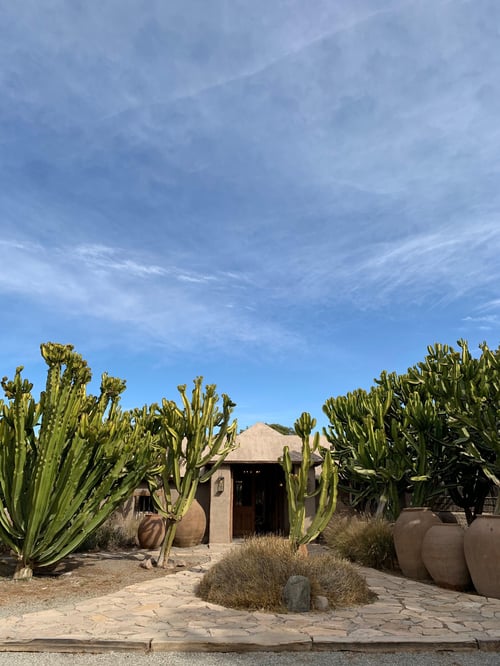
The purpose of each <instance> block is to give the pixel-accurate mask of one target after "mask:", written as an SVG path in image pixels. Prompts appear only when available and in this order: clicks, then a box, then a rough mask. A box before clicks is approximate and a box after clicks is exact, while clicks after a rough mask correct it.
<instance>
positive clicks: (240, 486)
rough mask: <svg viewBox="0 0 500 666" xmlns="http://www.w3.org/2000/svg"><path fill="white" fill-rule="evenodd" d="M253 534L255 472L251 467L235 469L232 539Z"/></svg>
mask: <svg viewBox="0 0 500 666" xmlns="http://www.w3.org/2000/svg"><path fill="white" fill-rule="evenodd" d="M254 532H255V472H254V470H253V469H252V468H251V467H240V466H238V467H235V469H234V473H233V537H236V538H241V537H245V536H249V535H250V534H253V533H254Z"/></svg>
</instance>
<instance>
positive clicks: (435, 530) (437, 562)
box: [422, 523, 472, 590]
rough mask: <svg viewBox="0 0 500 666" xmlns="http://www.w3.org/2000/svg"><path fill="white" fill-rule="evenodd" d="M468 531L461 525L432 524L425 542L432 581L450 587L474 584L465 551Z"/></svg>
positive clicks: (423, 557)
mask: <svg viewBox="0 0 500 666" xmlns="http://www.w3.org/2000/svg"><path fill="white" fill-rule="evenodd" d="M464 534H465V531H464V529H463V528H462V527H460V525H457V524H453V523H443V524H442V525H432V527H430V528H429V529H428V530H427V532H426V533H425V536H424V539H423V541H422V560H423V562H424V565H425V568H426V569H427V571H428V572H429V573H430V575H431V578H432V580H433V581H434V582H435V583H436V585H439V586H440V587H445V588H447V589H449V590H466V589H468V588H470V587H471V584H472V582H471V578H470V574H469V569H468V567H467V563H466V561H465V554H464Z"/></svg>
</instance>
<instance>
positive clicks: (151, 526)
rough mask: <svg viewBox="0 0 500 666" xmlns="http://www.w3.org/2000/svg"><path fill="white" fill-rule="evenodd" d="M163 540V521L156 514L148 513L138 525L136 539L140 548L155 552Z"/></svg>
mask: <svg viewBox="0 0 500 666" xmlns="http://www.w3.org/2000/svg"><path fill="white" fill-rule="evenodd" d="M164 538H165V521H164V519H163V518H162V516H160V515H159V514H157V513H148V514H146V515H145V516H144V518H143V519H142V520H141V522H140V523H139V527H138V528H137V539H138V541H139V545H140V547H141V548H145V549H147V550H155V549H156V548H159V547H160V546H161V544H162V542H163V539H164Z"/></svg>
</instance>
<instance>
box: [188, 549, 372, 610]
mask: <svg viewBox="0 0 500 666" xmlns="http://www.w3.org/2000/svg"><path fill="white" fill-rule="evenodd" d="M294 575H298V576H306V577H307V578H308V579H309V581H310V583H311V598H314V596H316V595H322V596H325V597H327V598H328V601H329V603H330V606H331V607H332V608H336V607H340V606H351V605H355V604H366V603H370V602H372V601H373V600H374V599H375V597H376V595H375V594H374V593H373V592H371V590H370V589H369V588H368V586H367V584H366V581H365V579H364V578H363V577H362V576H361V574H359V573H358V572H357V570H356V569H355V567H354V566H353V565H352V564H351V563H350V562H347V561H346V560H341V559H339V558H338V557H336V556H335V555H333V554H332V553H325V554H320V555H315V556H310V557H304V555H302V554H301V553H300V552H297V551H296V550H294V548H293V544H291V543H290V541H289V540H287V539H283V538H280V537H275V536H264V537H252V538H250V539H248V540H247V541H246V542H245V543H244V544H243V545H242V546H241V547H238V548H235V549H233V550H231V551H230V552H229V553H227V554H226V555H225V556H224V557H223V558H222V559H221V560H220V561H219V562H217V563H216V564H215V565H214V566H213V567H212V568H211V569H210V570H209V571H207V573H206V574H205V575H204V577H203V578H202V580H201V582H200V583H199V585H198V589H197V594H198V596H200V597H201V598H202V599H204V600H205V601H209V602H211V603H214V604H219V605H221V606H226V607H227V608H238V609H247V610H265V611H275V612H286V606H285V605H284V603H283V598H282V596H283V588H284V586H285V584H286V582H287V580H288V579H289V578H290V576H294Z"/></svg>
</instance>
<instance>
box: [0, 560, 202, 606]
mask: <svg viewBox="0 0 500 666" xmlns="http://www.w3.org/2000/svg"><path fill="white" fill-rule="evenodd" d="M149 556H150V554H148V553H145V552H143V551H142V552H141V551H137V550H133V551H130V552H119V553H102V552H100V553H75V554H73V555H70V556H69V557H67V558H66V559H65V560H63V561H62V562H61V563H59V564H58V565H57V567H56V568H55V570H53V571H51V572H50V573H45V574H42V573H38V574H37V575H36V576H34V577H33V578H32V580H30V581H14V580H12V575H13V573H14V569H15V561H14V558H12V557H9V556H6V555H3V556H0V617H6V616H9V615H21V614H23V613H31V612H34V611H38V610H45V609H47V608H54V607H55V606H62V605H65V604H69V603H75V602H77V601H80V600H83V599H88V598H90V597H100V596H102V595H105V594H109V593H110V592H116V591H117V590H121V589H122V588H124V587H127V586H128V585H133V584H134V583H141V582H144V581H149V580H152V579H154V578H162V577H164V576H168V575H172V574H175V573H176V572H177V571H182V570H183V569H186V568H190V567H193V566H198V565H200V564H202V563H204V562H207V561H208V556H207V555H206V554H204V553H200V554H196V555H193V554H192V553H189V554H188V553H186V555H182V554H177V555H175V556H174V557H173V558H172V559H170V560H169V567H168V569H158V568H156V567H155V568H153V569H144V568H142V567H141V566H140V563H141V561H142V560H144V559H145V558H147V557H149Z"/></svg>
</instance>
